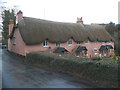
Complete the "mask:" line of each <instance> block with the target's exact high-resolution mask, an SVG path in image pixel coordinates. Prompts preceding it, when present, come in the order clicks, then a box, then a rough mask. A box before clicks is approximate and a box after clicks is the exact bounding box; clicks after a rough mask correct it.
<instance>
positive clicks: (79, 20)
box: [76, 17, 84, 25]
mask: <svg viewBox="0 0 120 90" xmlns="http://www.w3.org/2000/svg"><path fill="white" fill-rule="evenodd" d="M76 23H80V24H81V25H84V24H83V18H82V17H81V18H78V17H77V22H76Z"/></svg>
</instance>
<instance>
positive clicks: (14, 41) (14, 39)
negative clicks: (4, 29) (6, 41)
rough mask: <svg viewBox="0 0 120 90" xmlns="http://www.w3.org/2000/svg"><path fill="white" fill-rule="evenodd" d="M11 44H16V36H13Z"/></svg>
mask: <svg viewBox="0 0 120 90" xmlns="http://www.w3.org/2000/svg"><path fill="white" fill-rule="evenodd" d="M13 45H16V38H15V37H13Z"/></svg>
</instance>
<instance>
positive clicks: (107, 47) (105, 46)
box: [99, 45, 113, 51]
mask: <svg viewBox="0 0 120 90" xmlns="http://www.w3.org/2000/svg"><path fill="white" fill-rule="evenodd" d="M108 49H113V47H112V45H102V46H101V47H100V49H99V51H104V50H105V51H106V50H108Z"/></svg>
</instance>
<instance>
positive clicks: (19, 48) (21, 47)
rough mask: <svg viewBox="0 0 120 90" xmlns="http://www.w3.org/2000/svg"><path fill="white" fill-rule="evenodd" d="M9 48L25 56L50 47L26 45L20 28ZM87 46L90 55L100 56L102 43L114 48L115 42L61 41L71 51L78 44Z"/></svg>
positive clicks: (53, 45)
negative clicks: (70, 42) (69, 43)
mask: <svg viewBox="0 0 120 90" xmlns="http://www.w3.org/2000/svg"><path fill="white" fill-rule="evenodd" d="M14 37H15V38H16V45H13V43H14ZM8 44H9V45H8V50H10V51H12V52H15V53H17V54H20V55H23V56H25V55H26V53H29V52H35V51H47V50H48V47H44V46H43V43H41V44H38V45H26V44H25V43H24V41H23V39H22V37H21V35H20V32H19V30H18V29H16V30H15V32H14V36H13V38H12V39H11V40H10V39H9V40H8ZM79 45H80V46H86V48H87V49H88V51H87V53H88V57H96V56H99V54H98V53H99V48H100V47H101V45H112V46H113V48H114V43H113V42H106V43H105V42H102V43H100V42H96V43H95V42H90V41H88V43H80V44H77V43H76V42H75V41H74V40H72V45H71V46H69V45H68V42H65V43H61V44H60V47H64V48H65V49H67V50H68V51H69V52H71V51H72V49H74V48H75V47H77V46H79ZM48 46H49V47H51V50H53V49H55V48H56V45H55V43H50V42H48ZM94 48H96V49H97V52H96V53H97V54H95V53H94ZM110 54H111V55H113V54H114V50H112V51H111V53H110Z"/></svg>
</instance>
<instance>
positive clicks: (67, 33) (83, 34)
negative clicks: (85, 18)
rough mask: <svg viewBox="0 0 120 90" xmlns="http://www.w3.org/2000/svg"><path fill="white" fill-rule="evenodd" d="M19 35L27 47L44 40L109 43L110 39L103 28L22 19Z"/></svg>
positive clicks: (28, 18)
mask: <svg viewBox="0 0 120 90" xmlns="http://www.w3.org/2000/svg"><path fill="white" fill-rule="evenodd" d="M18 27H19V30H20V34H21V36H22V38H23V40H24V42H25V43H26V44H27V45H34V44H40V43H42V42H43V41H45V40H46V39H47V40H48V41H49V42H51V43H54V42H66V41H67V40H68V39H70V38H72V39H73V40H74V41H76V42H83V41H85V40H88V39H89V40H91V41H97V40H98V41H110V40H111V39H112V37H111V36H110V35H109V34H108V33H107V32H106V31H105V29H104V28H103V27H100V26H99V27H98V26H91V25H85V26H84V27H83V26H82V25H80V24H79V23H62V22H54V21H48V20H42V19H36V18H30V17H24V18H23V20H22V21H21V22H20V23H19V24H18Z"/></svg>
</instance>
